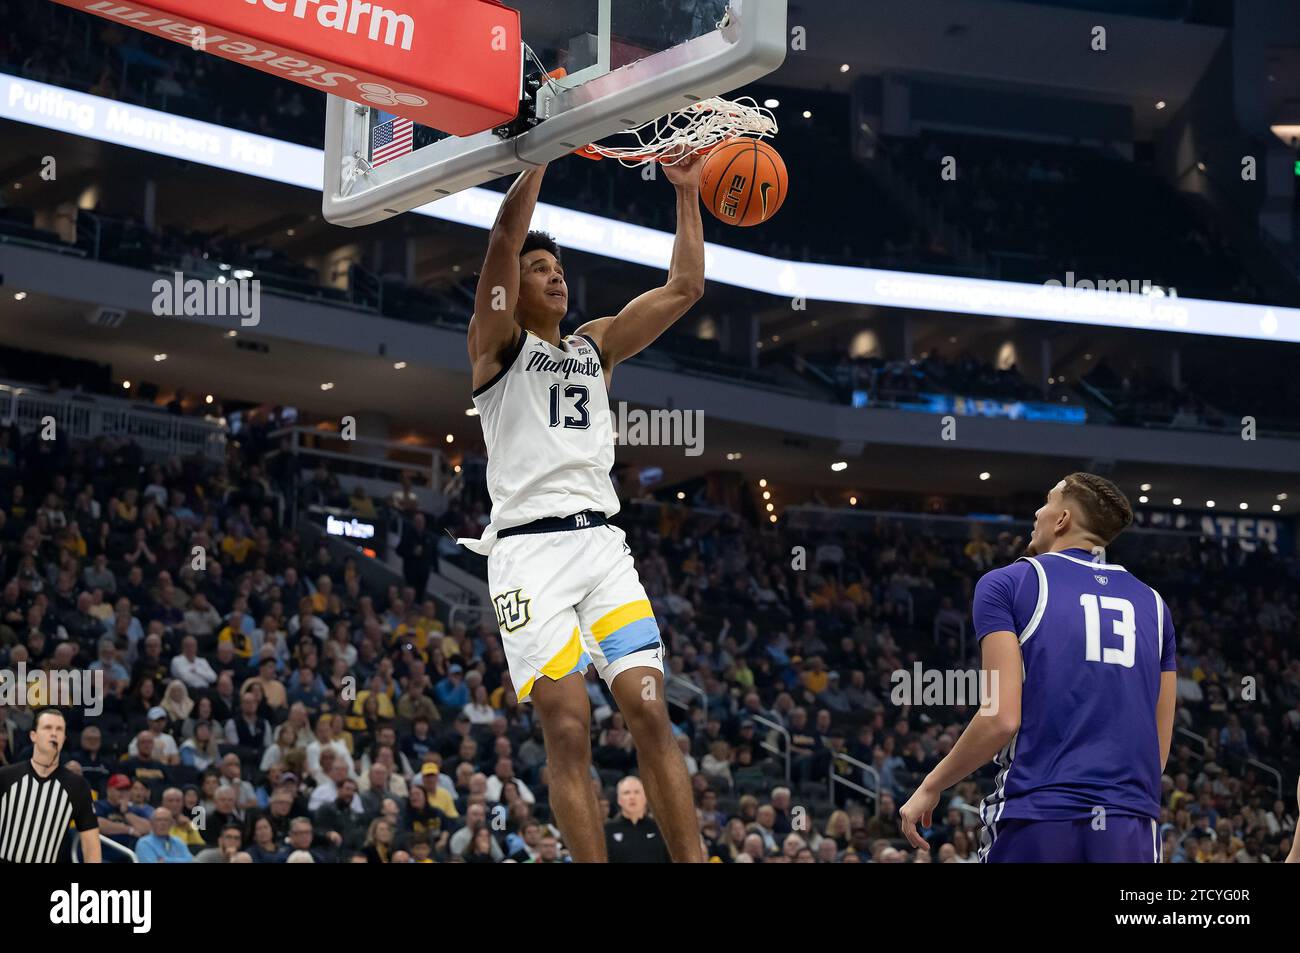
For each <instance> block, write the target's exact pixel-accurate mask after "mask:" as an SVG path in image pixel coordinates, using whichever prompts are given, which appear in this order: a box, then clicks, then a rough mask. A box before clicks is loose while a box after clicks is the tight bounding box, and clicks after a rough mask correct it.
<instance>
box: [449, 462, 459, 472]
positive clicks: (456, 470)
mask: <svg viewBox="0 0 1300 953" xmlns="http://www.w3.org/2000/svg"><path fill="white" fill-rule="evenodd" d="M451 469H452V471H453V472H455V473H459V472H460V464H459V463H458V464H456V465H455V466H454V467H452V468H451Z"/></svg>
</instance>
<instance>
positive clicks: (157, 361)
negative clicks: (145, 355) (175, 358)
mask: <svg viewBox="0 0 1300 953" xmlns="http://www.w3.org/2000/svg"><path fill="white" fill-rule="evenodd" d="M165 360H167V355H166V354H155V355H154V356H153V361H154V363H155V364H161V363H162V362H163V361H165Z"/></svg>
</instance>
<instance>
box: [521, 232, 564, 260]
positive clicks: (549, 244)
mask: <svg viewBox="0 0 1300 953" xmlns="http://www.w3.org/2000/svg"><path fill="white" fill-rule="evenodd" d="M530 251H548V252H550V253H551V254H552V255H554V256H555V260H556V261H559V260H560V246H559V245H557V244H556V242H555V239H554V238H552V237H551V236H550V235H548V234H547V233H546V232H529V233H528V237H527V238H525V239H524V247H523V248H521V249H519V257H520V258H523V257H524V256H525V255H527V254H528V253H529V252H530Z"/></svg>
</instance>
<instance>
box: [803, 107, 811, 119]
mask: <svg viewBox="0 0 1300 953" xmlns="http://www.w3.org/2000/svg"><path fill="white" fill-rule="evenodd" d="M803 118H804V119H811V118H812V110H811V109H805V110H804V111H803Z"/></svg>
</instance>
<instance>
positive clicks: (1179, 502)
mask: <svg viewBox="0 0 1300 953" xmlns="http://www.w3.org/2000/svg"><path fill="white" fill-rule="evenodd" d="M1182 505H1183V498H1182V497H1181V496H1176V497H1174V506H1182Z"/></svg>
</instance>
